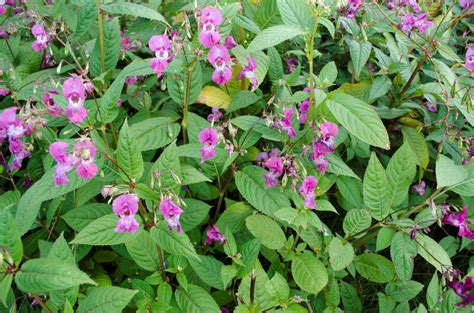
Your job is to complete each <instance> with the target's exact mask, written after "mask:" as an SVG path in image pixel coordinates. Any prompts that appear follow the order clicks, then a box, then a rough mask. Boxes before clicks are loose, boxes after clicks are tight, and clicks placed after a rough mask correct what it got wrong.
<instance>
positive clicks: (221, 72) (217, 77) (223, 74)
mask: <svg viewBox="0 0 474 313" xmlns="http://www.w3.org/2000/svg"><path fill="white" fill-rule="evenodd" d="M231 79H232V70H231V69H230V68H228V67H225V66H224V67H221V68H216V69H215V70H214V72H212V81H213V82H215V83H216V84H218V85H225V84H227V83H228V82H229V81H230V80H231Z"/></svg>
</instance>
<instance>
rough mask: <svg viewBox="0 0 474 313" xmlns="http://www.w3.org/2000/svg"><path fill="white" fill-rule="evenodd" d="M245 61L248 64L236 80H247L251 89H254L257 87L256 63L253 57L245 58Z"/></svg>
mask: <svg viewBox="0 0 474 313" xmlns="http://www.w3.org/2000/svg"><path fill="white" fill-rule="evenodd" d="M247 61H248V64H247V65H246V66H244V67H243V68H242V70H241V71H240V73H239V75H237V79H242V78H244V77H245V78H247V79H248V80H249V81H250V83H251V85H252V89H255V88H257V86H258V81H257V76H256V75H255V69H256V68H257V61H255V59H254V58H253V57H247Z"/></svg>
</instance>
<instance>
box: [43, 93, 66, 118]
mask: <svg viewBox="0 0 474 313" xmlns="http://www.w3.org/2000/svg"><path fill="white" fill-rule="evenodd" d="M52 94H53V95H57V94H59V93H58V91H57V90H55V89H53V90H51V91H49V92H45V94H44V96H43V101H44V105H45V106H46V109H47V110H48V114H50V115H53V116H61V113H62V109H61V107H60V106H59V105H57V104H56V102H55V101H54V99H53V97H51V95H52Z"/></svg>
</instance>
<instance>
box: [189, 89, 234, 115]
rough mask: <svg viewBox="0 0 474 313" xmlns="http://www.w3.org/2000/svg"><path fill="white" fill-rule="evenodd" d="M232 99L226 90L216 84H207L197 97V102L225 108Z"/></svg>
mask: <svg viewBox="0 0 474 313" xmlns="http://www.w3.org/2000/svg"><path fill="white" fill-rule="evenodd" d="M230 101H231V98H230V96H229V95H228V94H227V93H226V92H225V91H224V90H222V89H220V88H217V87H214V86H205V87H204V88H203V89H202V90H201V93H200V94H199V96H198V97H197V99H196V102H198V103H202V104H205V105H207V106H208V107H211V108H220V109H224V110H226V109H227V108H228V107H229V104H230Z"/></svg>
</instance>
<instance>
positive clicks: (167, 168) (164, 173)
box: [150, 142, 181, 188]
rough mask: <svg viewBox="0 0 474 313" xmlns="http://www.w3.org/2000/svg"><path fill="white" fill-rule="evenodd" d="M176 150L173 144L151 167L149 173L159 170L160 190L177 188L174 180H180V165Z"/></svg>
mask: <svg viewBox="0 0 474 313" xmlns="http://www.w3.org/2000/svg"><path fill="white" fill-rule="evenodd" d="M178 155H179V154H178V148H177V147H176V144H175V143H174V142H173V143H171V144H170V145H169V146H168V147H166V148H165V150H163V152H162V153H161V155H160V157H159V158H158V160H157V161H156V162H155V163H154V164H153V166H152V167H151V170H150V172H152V173H153V172H155V171H156V170H160V181H161V186H162V188H163V187H165V188H170V187H177V186H178V183H177V181H176V178H181V164H180V162H179V157H178Z"/></svg>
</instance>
